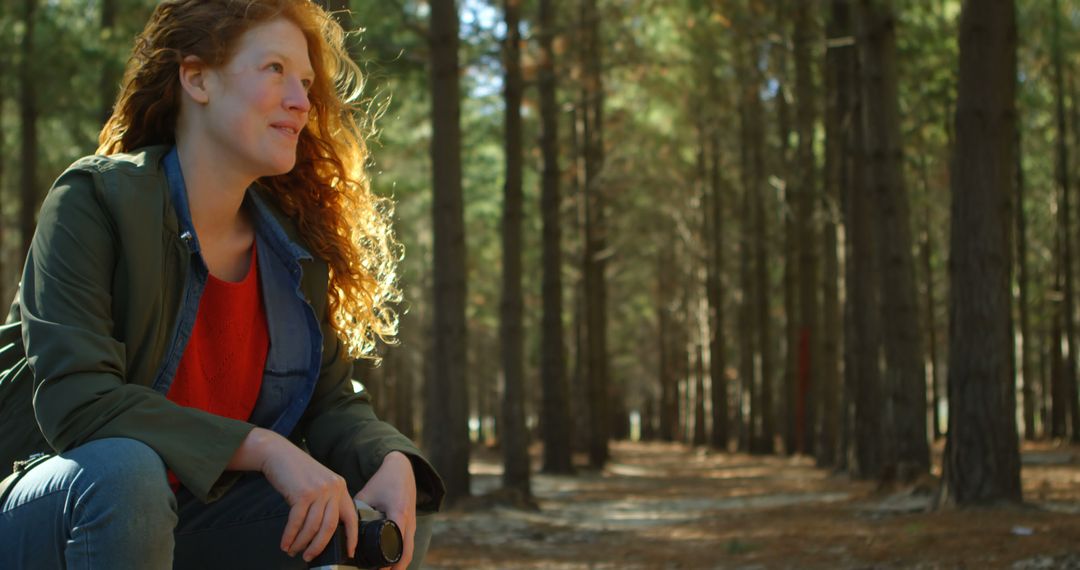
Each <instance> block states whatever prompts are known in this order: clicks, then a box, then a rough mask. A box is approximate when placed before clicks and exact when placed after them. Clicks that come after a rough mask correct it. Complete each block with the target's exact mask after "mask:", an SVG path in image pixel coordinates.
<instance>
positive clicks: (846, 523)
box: [427, 442, 1080, 570]
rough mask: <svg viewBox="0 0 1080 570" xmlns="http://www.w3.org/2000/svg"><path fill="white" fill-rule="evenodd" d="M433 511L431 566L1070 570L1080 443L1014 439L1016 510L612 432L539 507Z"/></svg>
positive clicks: (557, 480)
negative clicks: (600, 455) (935, 505)
mask: <svg viewBox="0 0 1080 570" xmlns="http://www.w3.org/2000/svg"><path fill="white" fill-rule="evenodd" d="M470 471H471V472H472V476H473V477H472V478H473V493H474V495H477V496H478V497H479V498H478V499H476V500H473V501H471V502H470V503H469V504H468V505H466V507H465V508H459V509H455V510H452V511H450V512H447V513H445V514H442V515H439V518H438V520H437V522H436V525H435V539H434V542H433V544H432V548H431V551H430V552H429V555H428V559H427V562H428V564H427V567H428V568H432V569H446V570H449V569H456V568H470V569H472V568H483V569H492V568H498V569H504V568H505V569H525V568H529V569H534V568H545V569H547V568H551V569H579V568H580V569H586V568H588V569H607V568H642V569H644V568H650V569H651V568H738V569H771V568H798V569H802V568H851V569H862V568H867V569H868V568H879V569H893V568H918V569H934V568H943V569H944V568H950V569H951V568H973V569H974V568H980V569H981V568H1009V569H1016V570H1034V569H1044V568H1045V569H1059V568H1060V569H1065V568H1075V569H1080V517H1078V516H1076V514H1077V513H1080V447H1068V446H1054V445H1051V444H1031V445H1028V446H1027V447H1025V450H1024V470H1023V481H1024V493H1025V499H1026V500H1028V505H1027V506H1025V507H1022V508H1011V509H995V510H973V511H971V510H965V511H956V510H950V511H932V510H930V502H931V500H932V491H929V490H927V487H926V486H925V485H923V486H920V487H917V488H912V489H902V490H893V491H890V492H887V493H886V492H882V491H880V490H878V489H876V488H875V485H874V484H872V483H866V482H858V481H851V480H849V479H848V478H847V477H846V476H841V475H836V474H831V473H829V472H827V471H824V470H820V469H816V468H814V466H813V462H812V460H811V459H808V458H805V457H795V458H786V457H772V456H767V457H763V456H748V455H742V454H721V453H714V452H710V451H706V450H702V449H694V448H690V447H687V446H684V445H680V444H665V443H630V442H619V443H615V444H613V446H612V461H611V463H610V464H609V465H608V467H607V468H606V469H605V470H604V471H603V472H602V473H598V472H588V471H582V472H581V473H580V474H579V475H577V476H573V477H570V476H551V475H534V478H533V482H532V483H533V493H534V495H535V498H536V501H537V504H538V505H539V507H540V508H539V510H528V509H519V508H510V507H506V506H500V504H499V503H500V501H498V500H494V499H492V500H485V496H486V497H494V496H497V494H496V495H488V494H489V493H492V492H493V491H496V490H497V488H498V487H499V485H500V482H499V478H500V474H501V466H500V459H499V456H498V455H497V454H496V453H495V452H492V451H490V450H486V449H480V450H477V452H476V453H475V454H474V458H473V462H472V465H471V467H470Z"/></svg>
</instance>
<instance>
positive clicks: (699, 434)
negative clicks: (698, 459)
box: [694, 344, 708, 445]
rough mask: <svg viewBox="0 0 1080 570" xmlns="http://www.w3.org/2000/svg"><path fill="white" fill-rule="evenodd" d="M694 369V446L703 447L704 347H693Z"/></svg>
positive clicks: (704, 440) (705, 441) (704, 442)
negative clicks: (694, 353)
mask: <svg viewBox="0 0 1080 570" xmlns="http://www.w3.org/2000/svg"><path fill="white" fill-rule="evenodd" d="M695 352H696V355H695V358H694V360H695V367H694V381H695V385H694V445H705V444H706V443H707V442H708V441H707V440H706V438H705V347H704V346H703V345H700V344H699V345H697V346H696V347H695Z"/></svg>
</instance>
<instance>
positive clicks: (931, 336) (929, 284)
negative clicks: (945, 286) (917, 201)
mask: <svg viewBox="0 0 1080 570" xmlns="http://www.w3.org/2000/svg"><path fill="white" fill-rule="evenodd" d="M923 167H924V168H925V164H924V166H923ZM924 183H925V187H926V191H927V192H928V193H929V191H930V183H929V180H928V179H927V178H926V176H925V172H924ZM924 233H925V235H924V237H923V242H922V246H921V247H922V252H921V255H922V265H923V274H924V275H925V279H926V347H927V351H928V357H929V360H930V416H931V418H932V419H931V423H932V424H933V434H934V439H935V440H936V439H939V438H940V437H941V436H942V435H944V433H943V432H942V431H941V417H940V415H941V413H940V406H941V390H939V386H938V358H937V322H936V319H935V315H937V303H936V300H935V295H934V267H933V265H932V264H931V263H930V261H931V259H930V255H931V252H932V251H934V228H933V224H932V222H931V221H930V203H929V201H927V203H926V219H925V226H924Z"/></svg>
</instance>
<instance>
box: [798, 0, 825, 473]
mask: <svg viewBox="0 0 1080 570" xmlns="http://www.w3.org/2000/svg"><path fill="white" fill-rule="evenodd" d="M794 24H795V25H794V35H795V49H794V52H795V93H796V97H795V99H796V108H795V124H796V131H797V133H798V135H799V144H798V147H797V160H796V163H797V165H798V174H797V175H796V180H795V183H796V186H795V201H796V215H795V233H796V235H797V236H798V246H799V285H798V293H799V331H798V334H799V347H800V350H801V352H802V353H801V354H800V358H799V388H800V392H801V393H805V394H806V395H807V403H806V414H805V415H804V416H803V424H802V426H801V431H802V433H803V434H804V438H805V439H804V440H803V445H802V446H801V447H802V450H803V451H805V452H806V453H810V454H811V455H817V454H818V450H817V449H816V448H815V446H814V443H815V441H816V437H817V428H818V417H817V416H818V411H819V407H820V406H821V396H822V391H821V387H820V386H819V385H818V383H819V382H820V381H821V376H820V374H819V373H818V368H819V367H820V363H819V362H818V361H819V360H820V359H821V353H820V351H819V350H818V345H819V339H818V338H817V337H818V334H819V332H820V331H819V325H818V314H819V311H820V305H819V303H818V298H817V292H818V287H819V283H818V268H817V250H816V247H815V244H816V243H817V228H816V227H815V226H816V213H815V211H814V210H815V205H816V203H817V201H818V196H817V188H816V186H815V184H814V181H815V179H816V176H815V174H816V173H815V168H814V100H813V78H812V77H811V70H810V52H811V50H812V47H811V37H812V35H813V29H814V22H813V20H812V19H811V15H810V3H809V2H796V3H795V22H794Z"/></svg>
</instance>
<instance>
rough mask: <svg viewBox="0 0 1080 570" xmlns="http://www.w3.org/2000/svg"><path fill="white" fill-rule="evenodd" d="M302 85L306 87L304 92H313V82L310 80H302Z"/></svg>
mask: <svg viewBox="0 0 1080 570" xmlns="http://www.w3.org/2000/svg"><path fill="white" fill-rule="evenodd" d="M300 85H303V86H304V91H311V80H310V79H304V80H301V81H300Z"/></svg>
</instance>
